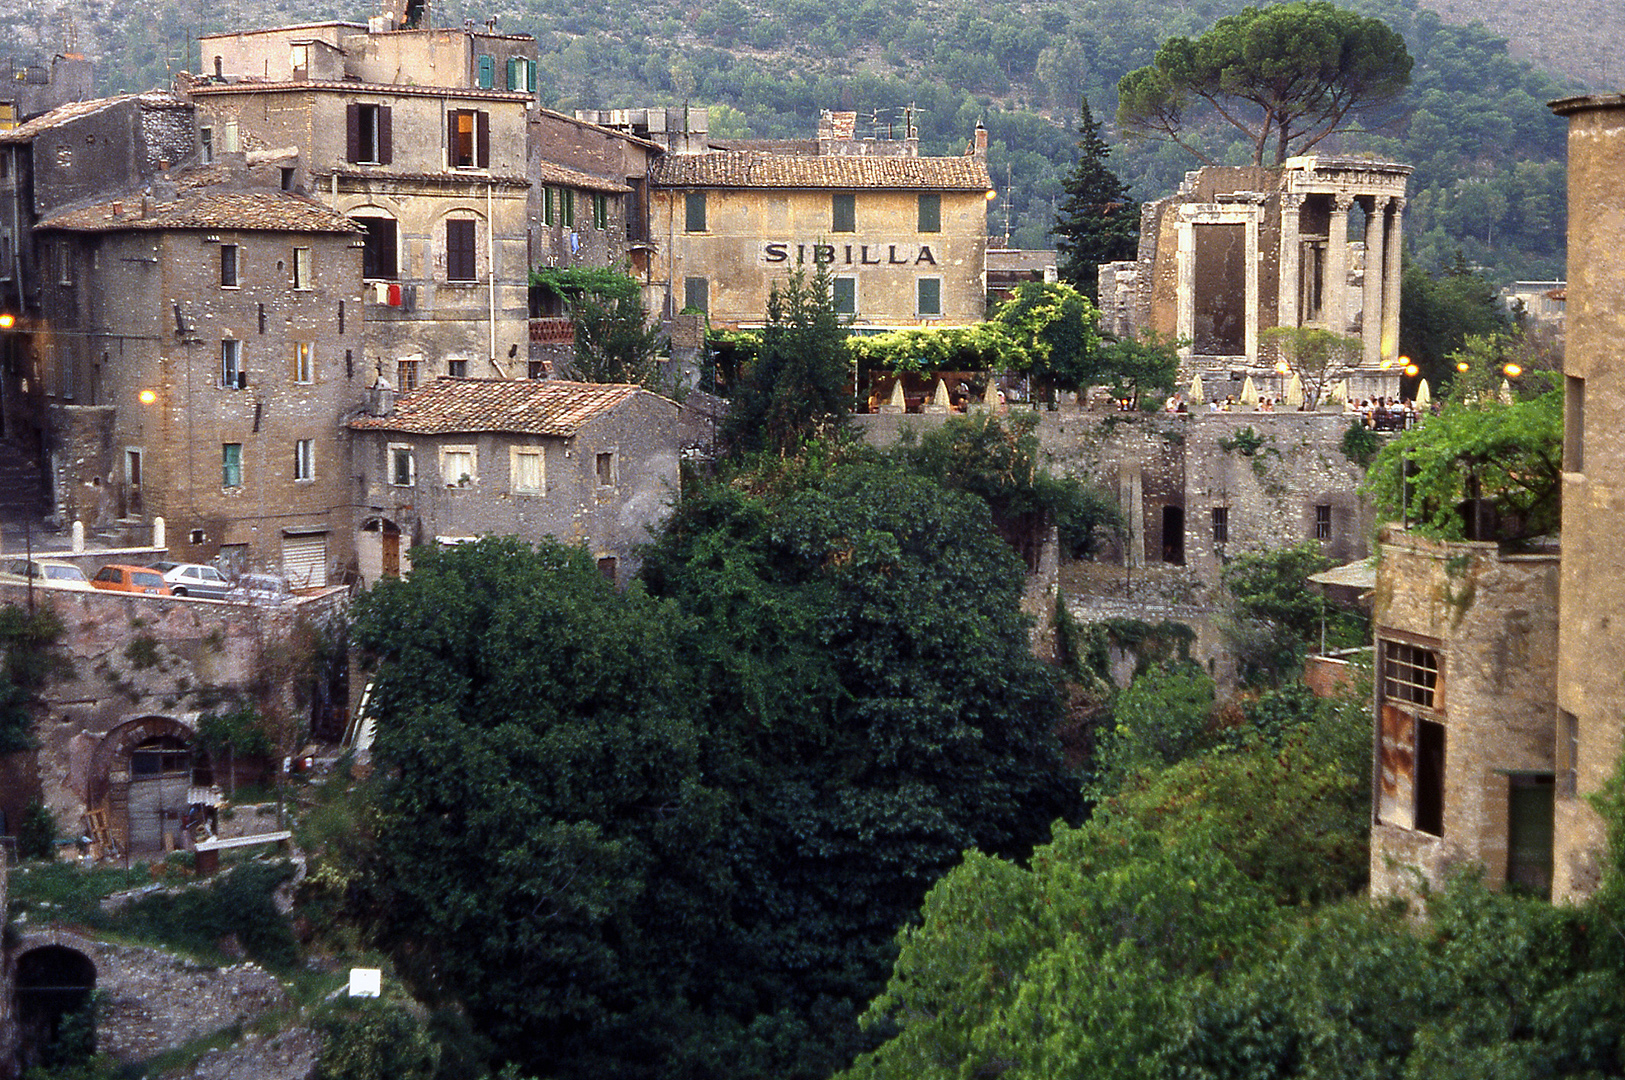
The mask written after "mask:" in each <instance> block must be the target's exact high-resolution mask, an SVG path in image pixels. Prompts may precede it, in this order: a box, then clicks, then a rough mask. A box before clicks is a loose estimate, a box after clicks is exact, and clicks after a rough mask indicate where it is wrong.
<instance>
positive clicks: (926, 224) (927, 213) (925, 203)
mask: <svg viewBox="0 0 1625 1080" xmlns="http://www.w3.org/2000/svg"><path fill="white" fill-rule="evenodd" d="M916 231H917V232H941V231H942V196H941V195H937V194H930V195H921V196H920V204H919V221H918V222H917V226H916Z"/></svg>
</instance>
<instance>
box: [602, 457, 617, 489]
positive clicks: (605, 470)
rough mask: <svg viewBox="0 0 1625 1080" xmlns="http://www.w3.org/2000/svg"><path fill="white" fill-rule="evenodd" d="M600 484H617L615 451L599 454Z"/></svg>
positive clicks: (609, 485)
mask: <svg viewBox="0 0 1625 1080" xmlns="http://www.w3.org/2000/svg"><path fill="white" fill-rule="evenodd" d="M598 486H599V487H614V486H615V453H614V451H609V452H608V453H603V454H599V455H598Z"/></svg>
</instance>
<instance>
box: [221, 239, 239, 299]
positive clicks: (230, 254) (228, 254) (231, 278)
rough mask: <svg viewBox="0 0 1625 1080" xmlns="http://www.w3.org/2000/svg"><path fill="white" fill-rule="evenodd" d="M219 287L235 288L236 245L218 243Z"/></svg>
mask: <svg viewBox="0 0 1625 1080" xmlns="http://www.w3.org/2000/svg"><path fill="white" fill-rule="evenodd" d="M220 287H221V288H224V289H235V288H237V245H236V244H221V245H220Z"/></svg>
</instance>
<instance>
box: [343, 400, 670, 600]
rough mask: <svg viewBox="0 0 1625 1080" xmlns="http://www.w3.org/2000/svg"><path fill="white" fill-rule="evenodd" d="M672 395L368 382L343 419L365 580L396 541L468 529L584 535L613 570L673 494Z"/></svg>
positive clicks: (396, 569)
mask: <svg viewBox="0 0 1625 1080" xmlns="http://www.w3.org/2000/svg"><path fill="white" fill-rule="evenodd" d="M680 413H681V410H680V409H679V408H678V406H677V404H676V403H675V402H672V401H668V400H667V399H666V398H663V397H660V396H659V395H658V394H652V393H650V392H648V391H647V390H643V389H641V388H639V387H637V386H630V385H617V384H604V383H575V382H565V381H562V380H547V381H530V380H499V379H453V378H441V379H437V380H435V381H434V382H433V383H430V384H428V385H425V386H420V387H418V388H417V389H416V390H413V391H410V392H407V393H404V394H401V395H400V396H399V397H398V398H397V397H394V395H393V394H391V393H390V392H388V391H379V392H378V393H376V394H375V397H374V401H373V402H372V403H371V404H370V405H369V406H368V408H367V410H366V413H365V414H364V415H360V416H357V417H356V418H354V419H352V420H351V421H350V425H349V426H350V430H351V431H352V432H353V433H354V440H355V441H354V456H355V471H356V473H357V475H358V476H360V477H361V478H362V484H363V490H364V492H365V494H364V496H363V507H362V510H361V514H362V520H361V522H360V530H361V531H360V533H359V534H358V540H357V547H358V549H359V551H360V565H361V575H362V578H363V579H364V580H366V581H372V580H375V579H376V578H378V577H379V576H382V575H397V574H400V573H402V572H403V571H404V570H406V569H408V568H409V563H408V561H407V559H406V556H405V553H404V550H403V549H408V548H410V547H412V546H413V545H417V544H430V543H436V542H439V543H456V542H459V541H463V540H469V539H473V538H475V537H477V536H485V535H498V536H519V537H523V538H525V539H528V540H532V541H534V540H539V539H541V538H542V537H544V536H552V537H556V538H557V539H559V540H561V541H563V542H564V543H567V544H577V543H579V544H584V545H585V546H586V547H587V549H588V551H589V552H590V553H591V554H592V556H593V558H595V559H597V560H598V566H599V568H600V569H601V570H602V571H603V572H604V574H605V576H606V577H608V578H610V579H611V580H612V581H624V580H627V579H628V578H629V577H630V576H631V575H632V574H634V573H636V571H637V565H638V564H637V558H636V552H637V548H638V546H639V545H641V544H644V543H647V542H648V541H649V539H650V534H651V532H652V530H653V529H654V528H655V526H657V525H658V523H659V522H660V521H661V520H662V519H663V518H664V517H665V515H666V512H667V508H668V506H669V504H670V502H671V500H672V499H673V498H674V497H675V495H676V492H677V483H678V475H677V460H678V452H679V449H680V448H681V446H682V444H683V434H682V427H681V423H682V421H681V417H680Z"/></svg>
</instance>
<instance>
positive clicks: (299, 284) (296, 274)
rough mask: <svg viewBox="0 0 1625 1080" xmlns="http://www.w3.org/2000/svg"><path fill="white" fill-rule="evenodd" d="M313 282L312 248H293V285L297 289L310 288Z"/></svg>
mask: <svg viewBox="0 0 1625 1080" xmlns="http://www.w3.org/2000/svg"><path fill="white" fill-rule="evenodd" d="M312 284H313V283H312V280H311V276H310V249H309V248H308V247H296V248H294V249H293V287H294V288H296V289H309V288H310V287H311V286H312Z"/></svg>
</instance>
